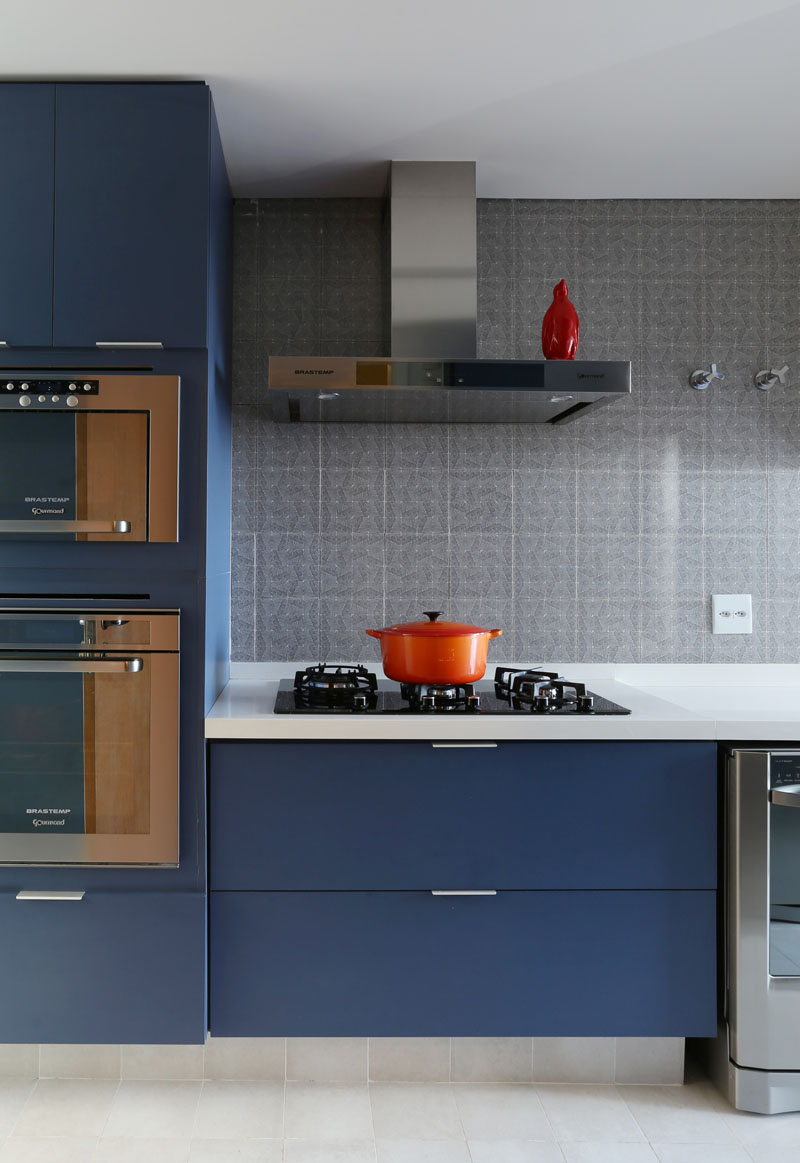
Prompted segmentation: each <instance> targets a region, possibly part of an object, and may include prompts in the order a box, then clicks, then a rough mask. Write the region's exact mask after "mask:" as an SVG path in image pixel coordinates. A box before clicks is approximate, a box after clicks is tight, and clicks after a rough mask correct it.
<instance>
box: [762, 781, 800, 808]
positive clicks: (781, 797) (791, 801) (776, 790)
mask: <svg viewBox="0 0 800 1163" xmlns="http://www.w3.org/2000/svg"><path fill="white" fill-rule="evenodd" d="M769 799H770V803H772V804H780V806H781V807H782V808H800V783H785V784H784V785H783V787H773V788H771V790H770V793H769Z"/></svg>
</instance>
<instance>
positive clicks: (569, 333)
mask: <svg viewBox="0 0 800 1163" xmlns="http://www.w3.org/2000/svg"><path fill="white" fill-rule="evenodd" d="M580 327H581V325H580V320H579V319H578V312H577V311H576V310H575V308H574V307H573V305H572V303H570V301H569V293H568V289H567V284H566V283H565V282H564V280H563V279H562V280H561V282H560V283H559V284H558V285H557V286H555V287H553V302H552V303H551V304H550V306H549V307H548V308H547V311H546V312H545V316H544V319H543V320H542V351H543V352H544V358H545V359H574V358H575V353H576V351H577V350H578V336H579V335H580Z"/></svg>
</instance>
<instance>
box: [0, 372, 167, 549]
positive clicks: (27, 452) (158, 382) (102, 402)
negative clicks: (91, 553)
mask: <svg viewBox="0 0 800 1163" xmlns="http://www.w3.org/2000/svg"><path fill="white" fill-rule="evenodd" d="M179 397H180V390H179V381H178V377H177V376H157V375H142V374H130V375H100V376H97V375H93V374H91V373H90V374H88V375H85V376H75V375H71V376H66V375H54V374H52V373H46V372H42V373H39V372H25V373H18V374H12V375H9V374H8V373H4V377H3V378H2V379H0V540H31V539H33V540H36V541H53V540H61V541H64V540H66V541H177V540H178V412H179Z"/></svg>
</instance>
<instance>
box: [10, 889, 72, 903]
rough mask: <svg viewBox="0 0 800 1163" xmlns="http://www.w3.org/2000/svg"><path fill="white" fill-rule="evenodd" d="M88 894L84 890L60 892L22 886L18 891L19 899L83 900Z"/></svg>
mask: <svg viewBox="0 0 800 1163" xmlns="http://www.w3.org/2000/svg"><path fill="white" fill-rule="evenodd" d="M85 895H86V894H85V893H83V892H59V891H58V890H55V889H46V888H45V889H39V888H21V889H20V890H19V892H18V893H17V900H18V901H82V900H83V898H84V896H85Z"/></svg>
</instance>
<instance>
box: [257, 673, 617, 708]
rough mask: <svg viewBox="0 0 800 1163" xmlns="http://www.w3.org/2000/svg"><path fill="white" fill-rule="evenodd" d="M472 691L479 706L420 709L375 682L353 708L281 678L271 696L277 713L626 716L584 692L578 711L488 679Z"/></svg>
mask: <svg viewBox="0 0 800 1163" xmlns="http://www.w3.org/2000/svg"><path fill="white" fill-rule="evenodd" d="M472 689H473V690H474V693H475V694H476V695H477V696H478V699H479V706H477V707H474V706H468V707H466V706H461V705H458V706H454V707H445V706H435V707H432V708H430V709H424V708H422V707H420V706H418V705H417V706H414V705H411V703H410V702H409V700H408V699H406V698H404V697H403V696H402V695H401V693H400V686H399V684H397V683H390V682H379V683H378V684H377V690H374V691H367V692H365V693H364V694H363V696H362V702H363V705H362V706H360V707H358V708H356V707H353V706H352V705H351V704H350V703H349V702H345V703H341V702H338V701H336V700H333V699H332V700H331V701H327V700H326V699H324V698H322V699H321V700H319V701H317V700H314V701H310V700H309V698H308V695H307V694H306V693H304V692H302V691H297V690H295V686H294V683H293V681H292V680H291V679H283V680H282V681H281V683H280V685H279V688H278V694H277V697H276V699H275V714H277V715H376V714H377V715H436V716H439V715H459V716H460V715H537V716H541V715H546V716H548V717H549V716H554V715H569V716H573V717H581V716H586V715H629V714H630V710H629V709H628V708H627V707H621V706H620V705H619V704H618V703H612V702H611V701H610V700H609V699H604V698H601V697H600V695H596V694H593V693H592V692H591V691H587V692H586V693H587V695H589V696H590V697H591V699H592V706H591V709H586V710H578V709H577V708H576V707H575V705H574V704H567V705H566V706H555V707H550V708H548V709H547V710H539V709H532V708H531V706H530V705H525V704H523V703H520V701H519V700H518V699H516V698H515V697H514V696H513V695H511V696H510V698H509V697H506V698H498V695H497V693H496V688H495V684H494V683H492V682H479V683H475V684H474V686H473V688H472Z"/></svg>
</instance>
